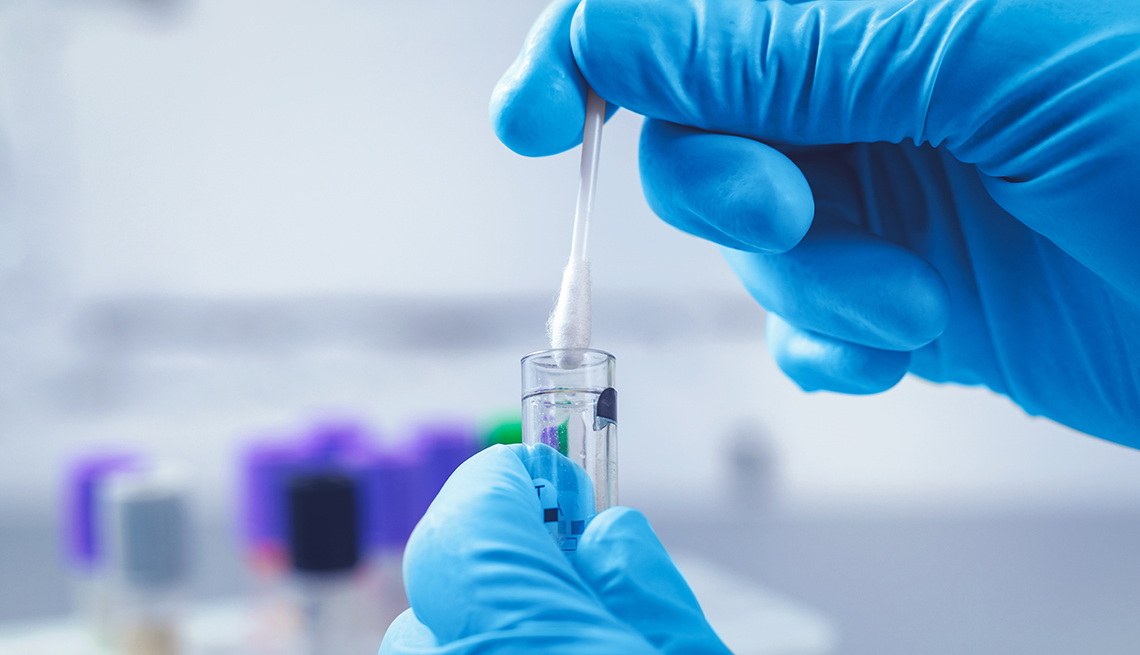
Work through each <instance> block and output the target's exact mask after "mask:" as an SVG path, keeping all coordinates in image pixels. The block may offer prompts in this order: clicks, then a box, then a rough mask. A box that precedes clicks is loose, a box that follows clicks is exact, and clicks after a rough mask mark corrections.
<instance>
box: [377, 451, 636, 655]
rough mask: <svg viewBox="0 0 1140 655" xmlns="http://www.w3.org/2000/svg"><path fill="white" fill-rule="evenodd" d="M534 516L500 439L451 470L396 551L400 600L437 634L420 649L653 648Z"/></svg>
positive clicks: (527, 484)
mask: <svg viewBox="0 0 1140 655" xmlns="http://www.w3.org/2000/svg"><path fill="white" fill-rule="evenodd" d="M541 516H542V512H541V505H540V504H539V500H538V497H537V494H536V493H535V490H534V485H533V482H532V480H531V477H530V475H529V474H528V473H527V470H526V468H525V467H524V466H523V464H522V462H521V460H520V459H519V458H518V457H517V456H516V455H515V454H514V453H512V452H511V450H509V449H508V448H506V447H502V446H495V447H492V448H489V449H487V450H485V451H483V452H481V453H479V454H477V455H475V456H474V457H472V458H471V459H470V460H468V461H467V462H465V463H464V464H463V465H462V466H460V467H459V468H458V469H457V470H456V471H455V473H454V474H452V476H451V478H450V479H449V480H448V482H447V484H446V485H444V487H443V489H442V490H441V491H440V493H439V495H438V496H437V497H436V499H435V501H434V502H433V503H432V505H431V507H430V508H429V510H428V512H427V513H426V514H425V515H424V518H423V519H422V520H421V521H420V523H419V525H418V526H416V529H415V531H414V532H413V534H412V537H411V539H409V541H408V546H407V549H406V551H405V555H404V580H405V585H406V588H407V592H408V600H409V602H410V603H411V606H412V609H413V610H414V613H415V617H416V618H418V619H419V621H422V623H423V625H425V626H426V627H427V628H428V629H429V630H430V631H431V633H432V634H433V635H434V637H435V639H436V641H437V643H438V650H434V651H430V652H438V653H468V652H480V653H496V652H497V653H519V652H544V653H582V652H590V653H612V654H614V655H635V654H642V653H644V654H647V655H648V654H649V653H654V652H655V649H654V648H653V647H652V646H651V645H650V644H649V643H648V642H647V641H646V640H645V639H644V638H643V637H642V636H641V635H639V634H638V633H637V632H636V631H635V630H634V629H632V628H631V627H630V626H629V625H627V624H625V623H623V622H621V621H619V620H618V619H616V618H615V617H614V616H613V615H612V614H611V613H610V612H608V611H607V610H606V608H605V607H604V606H603V605H602V604H601V602H600V601H599V600H598V597H597V596H596V595H595V594H594V592H593V591H592V590H591V589H590V588H589V587H588V586H587V585H586V584H585V583H584V582H583V581H582V579H581V578H580V577H579V575H578V574H577V573H576V572H575V571H574V568H573V566H571V564H570V563H569V561H568V560H567V559H566V557H565V556H564V555H563V554H562V552H561V551H560V550H558V548H557V547H556V546H555V544H554V541H553V540H552V539H551V538H550V534H549V532H548V531H547V529H546V528H545V527H544V526H543V523H542V522H541V520H540V517H541ZM404 622H408V623H410V622H411V619H410V618H405V619H404ZM401 625H402V626H403V627H404V628H405V630H404V633H405V634H413V633H414V634H417V635H419V637H421V638H422V637H423V636H424V635H423V633H422V631H420V632H416V631H415V630H410V629H407V628H408V625H404V623H401ZM412 625H414V624H412ZM396 638H397V635H394V636H393V640H395V639H396ZM422 641H423V640H422V639H419V643H418V645H417V644H415V643H413V644H412V645H410V646H409V647H408V648H407V649H404V648H403V647H402V646H401V645H400V644H399V643H388V640H386V644H387V645H386V646H385V648H387V651H385V652H390V653H401V652H407V653H413V652H423V651H422V650H417V648H420V649H422Z"/></svg>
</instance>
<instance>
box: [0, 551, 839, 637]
mask: <svg viewBox="0 0 1140 655" xmlns="http://www.w3.org/2000/svg"><path fill="white" fill-rule="evenodd" d="M674 559H675V560H676V563H677V565H678V567H679V568H680V569H681V572H682V573H683V574H684V576H685V579H686V580H687V581H688V582H689V585H690V586H691V587H692V589H693V592H694V593H695V594H696V595H697V598H698V600H700V602H701V607H702V608H703V609H704V610H705V614H706V616H707V617H708V619H709V622H710V623H711V624H712V626H713V628H714V629H715V630H716V631H717V634H718V635H720V637H721V639H722V640H724V642H725V643H726V644H727V645H728V646H729V648H731V649H732V652H733V653H735V655H828V654H829V653H832V652H833V651H834V648H835V645H836V643H837V639H836V637H837V635H836V631H835V628H834V626H833V624H832V623H831V621H829V620H828V619H827V618H825V617H824V616H822V615H821V614H820V613H818V612H816V611H814V610H812V609H810V608H808V607H806V606H804V605H802V604H800V603H796V602H794V601H791V600H789V599H787V598H785V597H784V596H782V595H780V594H777V593H775V592H772V591H770V590H767V589H765V588H763V587H760V586H757V585H754V584H751V583H748V582H745V581H742V580H741V579H740V577H739V576H738V575H735V574H733V573H732V572H730V571H728V570H726V569H724V568H721V567H719V566H717V565H715V564H712V563H710V562H708V561H706V560H703V559H701V558H699V557H696V556H691V555H687V554H682V555H680V556H676V557H675V558H674ZM251 613H252V610H251V608H250V606H249V604H248V603H246V602H242V601H228V602H227V601H220V602H214V603H207V604H200V605H197V606H195V607H194V608H193V609H192V610H191V611H190V612H189V614H188V616H187V621H186V625H185V649H184V654H185V655H239V654H243V655H244V654H249V655H263V654H264V655H278V654H282V655H289V654H292V653H299V652H303V651H302V650H301V647H300V644H298V643H286V644H278V647H279V648H280V650H276V651H270V650H267V649H266V648H265V646H264V645H263V644H258V643H257V642H256V641H254V640H251V637H250V625H251ZM377 647H379V644H378V643H375V644H372V646H371V647H369V645H368V644H365V643H361V644H358V645H357V650H355V651H353V652H359V653H360V655H367V654H369V653H374V652H375V649H376V648H377ZM109 652H111V651H109V650H108V649H106V648H105V647H101V646H100V645H99V644H98V642H97V641H96V640H95V639H93V638H92V634H91V632H90V629H89V627H88V626H86V625H83V624H82V623H81V622H78V621H74V620H63V621H43V622H37V623H27V624H23V625H9V626H7V627H0V655H56V654H57V653H67V654H68V655H106V654H107V653H109Z"/></svg>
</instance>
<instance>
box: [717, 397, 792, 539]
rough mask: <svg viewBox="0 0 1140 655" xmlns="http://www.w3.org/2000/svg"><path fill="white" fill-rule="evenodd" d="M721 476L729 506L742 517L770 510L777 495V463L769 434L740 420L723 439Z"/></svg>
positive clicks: (752, 422) (757, 423)
mask: <svg viewBox="0 0 1140 655" xmlns="http://www.w3.org/2000/svg"><path fill="white" fill-rule="evenodd" d="M724 466H725V468H726V469H727V470H726V475H725V476H724V479H725V481H726V482H727V485H726V488H725V490H724V491H725V492H726V493H727V494H728V501H729V506H730V507H731V508H732V510H733V511H734V513H735V514H736V515H737V516H740V517H741V518H749V517H755V516H757V515H759V514H762V513H765V512H767V511H770V510H771V509H772V508H773V507H774V506H775V504H776V502H777V496H778V494H779V483H780V481H779V474H780V472H779V461H778V457H777V453H776V449H775V446H774V445H773V443H772V439H771V438H770V437H769V436H768V431H767V430H766V429H764V427H763V426H762V425H761V424H760V423H759V422H757V421H755V420H752V419H744V420H741V421H740V422H739V423H738V424H737V425H736V427H735V428H733V429H732V431H731V434H730V435H729V438H728V439H727V440H725V450H724Z"/></svg>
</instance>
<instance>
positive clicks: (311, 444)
mask: <svg viewBox="0 0 1140 655" xmlns="http://www.w3.org/2000/svg"><path fill="white" fill-rule="evenodd" d="M301 451H302V453H303V454H302V457H303V458H304V460H305V461H306V462H307V463H310V464H313V465H315V466H320V465H321V464H344V463H347V462H353V461H356V460H359V459H361V458H366V457H368V456H370V455H372V454H373V453H375V452H376V441H375V438H374V437H373V435H372V433H371V431H369V430H368V428H366V427H365V426H364V425H363V424H361V423H358V422H356V421H348V420H330V421H321V422H318V423H316V424H314V425H313V426H312V427H311V428H309V430H308V432H307V433H306V434H305V436H304V437H303V439H302V444H301Z"/></svg>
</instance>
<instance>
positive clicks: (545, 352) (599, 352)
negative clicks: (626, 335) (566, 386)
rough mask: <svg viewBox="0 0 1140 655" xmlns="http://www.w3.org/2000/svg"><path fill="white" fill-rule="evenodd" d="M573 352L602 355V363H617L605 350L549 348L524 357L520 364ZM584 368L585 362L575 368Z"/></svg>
mask: <svg viewBox="0 0 1140 655" xmlns="http://www.w3.org/2000/svg"><path fill="white" fill-rule="evenodd" d="M571 351H574V352H580V353H590V354H593V355H601V356H602V359H601V360H600V361H603V362H604V361H606V360H607V359H612V360H613V361H615V362H616V361H617V357H614V356H613V354H612V353H608V352H606V351H604V350H598V349H597V348H547V349H545V350H536V351H534V352H532V353H530V354H527V355H523V358H522V359H520V360H519V361H520V362H526V361H527V360H530V359H534V358H536V357H538V356H539V355H550V354H553V353H558V352H571ZM593 363H598V362H593ZM584 366H587V364H586V363H585V362H583V364H582V366H576V367H575V368H582V367H584Z"/></svg>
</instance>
